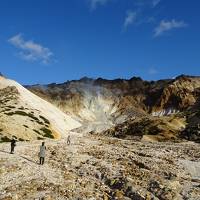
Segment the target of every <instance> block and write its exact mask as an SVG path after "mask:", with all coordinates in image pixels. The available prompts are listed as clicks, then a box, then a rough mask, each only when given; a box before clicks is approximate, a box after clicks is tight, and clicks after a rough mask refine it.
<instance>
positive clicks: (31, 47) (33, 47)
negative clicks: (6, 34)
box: [8, 34, 53, 64]
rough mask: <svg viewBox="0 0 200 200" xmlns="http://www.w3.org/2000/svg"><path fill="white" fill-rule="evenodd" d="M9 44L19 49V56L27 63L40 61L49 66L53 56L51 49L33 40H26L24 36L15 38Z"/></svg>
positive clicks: (20, 35) (19, 35)
mask: <svg viewBox="0 0 200 200" xmlns="http://www.w3.org/2000/svg"><path fill="white" fill-rule="evenodd" d="M8 42H9V43H10V44H12V45H13V46H15V47H16V48H17V49H19V52H18V55H19V56H20V57H21V58H22V59H24V60H27V61H39V62H42V63H43V64H48V63H49V62H50V61H51V58H52V56H53V53H52V52H51V51H50V49H48V48H46V47H43V46H42V45H41V44H38V43H35V42H34V41H32V40H27V41H26V40H24V38H23V36H22V34H18V35H15V36H13V37H12V38H10V39H9V40H8Z"/></svg>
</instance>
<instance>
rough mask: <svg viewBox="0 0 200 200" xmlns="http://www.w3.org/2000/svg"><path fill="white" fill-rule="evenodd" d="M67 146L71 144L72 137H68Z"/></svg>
mask: <svg viewBox="0 0 200 200" xmlns="http://www.w3.org/2000/svg"><path fill="white" fill-rule="evenodd" d="M67 144H68V145H70V144H71V137H70V135H68V136H67Z"/></svg>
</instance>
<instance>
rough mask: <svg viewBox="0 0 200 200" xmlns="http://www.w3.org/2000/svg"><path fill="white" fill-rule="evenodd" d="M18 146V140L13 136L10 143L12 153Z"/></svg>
mask: <svg viewBox="0 0 200 200" xmlns="http://www.w3.org/2000/svg"><path fill="white" fill-rule="evenodd" d="M15 146H16V140H15V139H14V138H13V139H12V140H11V143H10V147H11V148H10V153H11V154H13V153H14V150H15Z"/></svg>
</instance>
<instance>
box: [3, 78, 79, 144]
mask: <svg viewBox="0 0 200 200" xmlns="http://www.w3.org/2000/svg"><path fill="white" fill-rule="evenodd" d="M80 125H81V124H80V123H79V122H77V121H76V120H74V119H72V118H71V117H70V116H69V115H67V114H65V113H63V112H62V111H60V110H59V109H58V108H56V107H55V106H53V105H52V104H50V103H49V102H47V101H45V100H43V99H41V98H40V97H38V96H36V95H34V94H33V93H31V92H30V91H28V90H27V89H25V88H24V87H23V86H21V85H20V84H19V83H17V82H15V81H13V80H9V79H6V78H4V77H3V76H0V141H9V140H10V139H11V138H12V136H14V137H16V138H17V139H18V140H33V139H43V138H44V137H50V138H60V137H62V136H63V137H64V136H65V135H66V134H67V132H68V131H69V130H71V129H74V128H77V127H79V126H80Z"/></svg>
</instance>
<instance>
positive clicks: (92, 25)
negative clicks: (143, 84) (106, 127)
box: [0, 0, 200, 84]
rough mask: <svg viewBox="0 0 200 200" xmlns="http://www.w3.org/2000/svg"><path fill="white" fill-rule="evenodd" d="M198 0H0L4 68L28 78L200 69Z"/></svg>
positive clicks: (43, 80)
mask: <svg viewBox="0 0 200 200" xmlns="http://www.w3.org/2000/svg"><path fill="white" fill-rule="evenodd" d="M199 9H200V1H199V0H191V1H187V0H28V1H27V0H15V1H13V0H1V1H0V72H1V73H2V74H4V75H5V76H6V77H8V78H10V79H14V80H16V81H18V82H20V83H21V84H47V83H53V82H55V83H61V82H65V81H67V80H75V79H80V78H82V77H85V76H87V77H90V78H98V77H102V78H106V79H115V78H126V79H129V78H131V77H133V76H140V77H141V78H142V79H145V80H158V79H163V78H173V77H176V76H178V75H180V74H188V75H200V15H199Z"/></svg>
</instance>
